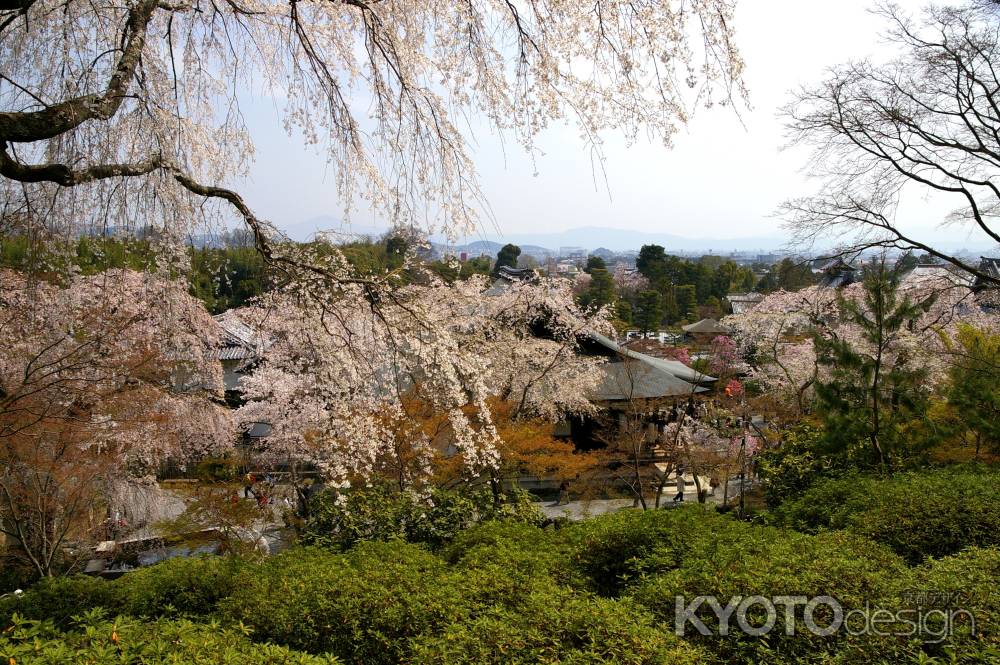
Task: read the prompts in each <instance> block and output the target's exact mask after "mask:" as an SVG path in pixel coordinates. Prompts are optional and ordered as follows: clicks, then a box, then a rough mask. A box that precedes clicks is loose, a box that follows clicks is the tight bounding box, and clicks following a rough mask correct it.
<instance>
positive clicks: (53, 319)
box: [0, 271, 232, 575]
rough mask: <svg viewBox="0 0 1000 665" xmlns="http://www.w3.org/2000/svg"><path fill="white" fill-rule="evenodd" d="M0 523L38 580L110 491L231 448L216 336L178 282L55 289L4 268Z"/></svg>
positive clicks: (115, 277) (148, 279) (146, 280)
mask: <svg viewBox="0 0 1000 665" xmlns="http://www.w3.org/2000/svg"><path fill="white" fill-rule="evenodd" d="M0 285H2V286H0V332H2V335H3V337H4V339H6V340H9V341H8V343H6V344H4V345H3V346H2V347H0V465H2V471H0V530H2V531H3V533H4V534H5V535H6V536H7V537H8V539H9V540H10V541H11V542H12V543H13V545H14V547H13V552H14V554H15V555H17V556H19V557H21V558H23V559H24V560H25V561H27V562H28V563H29V564H30V566H31V567H32V568H33V569H34V571H35V572H36V573H37V574H39V575H51V574H53V573H54V572H55V571H56V570H57V569H58V567H59V566H60V565H61V564H62V560H61V557H62V554H63V549H64V546H65V544H66V541H67V539H79V540H84V541H86V540H89V539H92V538H96V537H100V535H101V534H100V533H99V532H98V531H97V530H96V528H97V527H98V526H99V525H101V524H102V523H103V521H104V515H105V511H109V510H118V509H123V508H125V507H124V506H119V505H113V504H114V496H115V495H116V494H117V488H118V487H119V486H120V485H121V484H122V483H123V482H125V481H127V479H128V478H129V477H131V476H134V475H137V474H138V475H142V474H148V473H151V472H153V471H155V470H156V469H157V468H158V466H159V465H161V464H163V463H164V462H166V461H167V460H174V461H177V462H180V463H183V462H184V461H186V460H188V459H190V458H192V457H197V456H198V455H204V454H207V453H210V452H217V451H219V450H223V449H225V448H227V447H228V446H230V445H231V444H232V434H231V432H232V429H231V424H230V420H229V417H228V411H227V410H226V409H224V408H222V407H219V406H217V405H215V404H213V403H212V402H211V401H209V400H208V399H207V397H209V396H210V395H211V394H213V393H216V394H218V392H219V391H220V390H221V379H222V377H221V369H220V367H219V366H218V363H217V362H216V361H215V353H216V351H215V349H214V348H213V346H214V344H215V343H216V340H217V339H218V331H217V329H216V326H215V323H214V321H213V320H212V318H211V317H210V316H209V315H208V313H207V312H206V311H205V309H204V307H203V306H202V305H201V304H200V303H199V302H197V301H196V300H194V299H193V298H192V297H190V296H189V295H188V294H187V292H186V288H185V286H184V285H183V284H180V283H178V282H173V281H169V280H164V279H161V278H158V277H155V276H152V275H140V274H138V273H133V272H129V271H114V272H108V273H102V274H99V275H95V276H93V277H78V278H73V279H71V281H70V282H69V284H68V285H67V286H66V287H64V288H61V287H59V286H56V285H52V284H48V283H45V282H33V281H31V280H29V279H27V278H26V277H24V276H23V275H20V274H17V273H13V272H9V271H4V272H0Z"/></svg>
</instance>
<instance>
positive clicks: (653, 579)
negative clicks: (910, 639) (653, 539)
mask: <svg viewBox="0 0 1000 665" xmlns="http://www.w3.org/2000/svg"><path fill="white" fill-rule="evenodd" d="M701 523H702V527H703V534H704V535H699V536H696V537H694V538H691V539H689V540H688V541H687V542H686V548H685V549H684V551H683V552H680V553H678V552H676V551H675V550H673V549H672V548H668V549H665V550H654V551H653V552H652V553H651V554H650V555H649V560H650V561H649V564H648V567H649V568H650V569H651V570H659V571H664V572H658V573H656V574H654V575H652V576H650V577H648V578H646V579H645V580H643V581H641V582H640V583H638V584H636V585H635V586H634V587H633V588H632V589H631V596H632V597H633V598H634V599H635V600H636V601H637V602H638V603H640V604H641V605H643V606H645V607H646V608H648V609H649V611H650V612H652V614H653V615H654V616H655V617H656V618H657V619H658V620H660V621H661V622H662V623H664V624H666V625H668V626H670V627H671V628H673V627H674V622H675V610H676V598H677V597H681V598H682V599H684V602H685V603H690V602H692V601H693V600H694V599H695V597H697V596H715V597H716V598H717V599H718V600H719V602H720V603H721V604H722V605H723V606H725V605H726V604H727V603H728V602H729V600H730V599H731V598H733V597H737V596H739V597H748V596H755V595H760V596H765V597H768V598H771V597H774V596H806V597H810V598H811V597H814V596H819V595H826V596H832V597H833V598H835V599H837V601H839V602H840V603H841V605H842V606H843V607H844V608H845V610H846V609H852V608H861V607H864V606H865V603H866V602H870V603H875V602H879V601H880V600H882V599H885V598H892V597H893V594H894V593H895V590H896V584H897V583H898V580H899V579H903V578H905V577H906V575H907V574H908V570H907V568H906V566H905V564H904V562H903V561H902V560H901V559H900V558H899V557H898V556H896V555H895V554H894V553H892V552H891V551H890V550H889V549H888V548H885V547H883V546H881V545H878V544H876V543H873V542H871V541H868V540H866V539H863V538H859V537H857V536H853V535H851V534H844V533H833V534H824V535H820V536H808V535H805V534H800V533H796V532H794V531H785V530H781V529H776V528H772V527H762V526H758V525H751V524H746V523H743V522H737V521H734V520H729V519H727V518H725V517H721V516H712V515H710V514H705V515H703V516H702V518H701ZM664 556H666V557H667V558H668V562H667V563H668V564H670V563H672V564H673V568H671V569H667V568H668V567H669V566H668V565H661V564H659V563H658V561H657V559H659V558H661V557H664ZM820 609H821V610H822V609H823V608H822V607H821V608H820ZM779 613H780V616H779V622H778V624H776V626H775V628H773V629H772V630H771V631H770V632H769V633H768V634H767V636H766V638H765V639H761V638H756V637H752V636H749V635H746V634H745V633H743V632H742V631H740V630H738V629H737V628H736V620H735V616H734V617H732V619H731V623H730V625H731V626H732V632H730V634H729V636H719V634H718V628H719V620H718V618H717V617H716V615H715V614H714V613H713V612H712V610H711V609H710V608H709V605H708V604H703V605H702V606H701V607H700V608H699V609H698V611H697V614H698V616H699V618H700V619H701V621H702V622H704V624H705V626H706V627H708V628H709V630H710V631H711V632H712V634H711V635H709V636H702V635H700V634H699V633H698V632H697V631H696V630H695V628H694V627H693V626H691V625H690V624H689V625H688V626H687V627H686V633H685V637H686V638H688V639H690V640H692V641H694V642H696V643H700V644H702V645H704V646H705V647H707V648H710V649H711V650H712V651H714V652H715V653H716V654H717V655H718V656H719V657H720V658H722V659H723V660H725V661H727V662H763V661H766V662H787V663H795V662H800V661H801V660H804V659H807V658H815V659H817V660H819V658H820V657H824V658H828V657H833V656H834V655H836V656H837V657H839V658H842V659H843V658H848V656H850V657H851V658H854V657H858V658H860V659H862V660H863V659H864V658H865V657H867V656H873V655H879V654H882V655H888V654H889V653H891V652H892V649H903V651H902V653H909V652H907V651H905V649H906V648H908V646H907V645H906V644H902V645H894V644H888V645H886V644H881V643H879V644H878V645H875V644H874V643H873V642H871V641H870V640H867V639H866V638H859V639H858V640H857V641H852V640H851V639H850V638H849V636H848V635H846V634H845V633H841V632H838V633H835V634H834V635H832V636H829V637H825V638H824V637H818V636H815V635H813V634H812V633H811V632H809V631H808V630H807V629H806V627H805V624H804V623H803V621H802V618H803V617H802V608H801V607H799V608H798V610H797V613H796V621H795V634H794V635H793V636H787V635H785V634H784V615H783V610H781V609H780V608H779ZM816 617H817V618H816V621H817V623H819V624H820V625H826V622H827V621H828V617H826V616H824V615H823V614H821V613H817V615H816ZM749 618H750V621H751V622H752V623H754V624H755V625H760V623H761V622H763V620H764V618H765V615H764V613H763V611H762V610H761V608H760V606H755V607H753V608H752V609H751V611H750V613H749ZM866 654H867V656H866ZM844 662H851V661H850V658H848V660H846V661H844Z"/></svg>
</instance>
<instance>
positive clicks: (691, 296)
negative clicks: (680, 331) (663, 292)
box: [674, 284, 698, 321]
mask: <svg viewBox="0 0 1000 665" xmlns="http://www.w3.org/2000/svg"><path fill="white" fill-rule="evenodd" d="M674 296H675V298H676V299H677V316H678V317H679V318H680V319H683V320H686V321H691V320H692V319H694V317H695V316H697V307H698V296H697V291H696V290H695V287H694V286H693V285H691V284H685V285H684V286H678V287H676V288H675V289H674Z"/></svg>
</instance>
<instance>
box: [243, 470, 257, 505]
mask: <svg viewBox="0 0 1000 665" xmlns="http://www.w3.org/2000/svg"><path fill="white" fill-rule="evenodd" d="M255 482H257V479H256V478H255V477H254V475H253V474H252V473H250V472H249V471H247V475H245V476H243V498H244V499H249V498H250V496H251V495H252V494H254V491H253V484H254V483H255Z"/></svg>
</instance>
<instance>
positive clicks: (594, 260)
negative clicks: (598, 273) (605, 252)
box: [583, 254, 608, 274]
mask: <svg viewBox="0 0 1000 665" xmlns="http://www.w3.org/2000/svg"><path fill="white" fill-rule="evenodd" d="M607 269H608V264H607V263H605V262H604V259H602V258H601V257H599V256H594V255H593V254H591V255H590V256H588V257H587V265H586V266H584V268H583V272H585V273H587V274H593V272H594V270H604V271H607Z"/></svg>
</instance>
